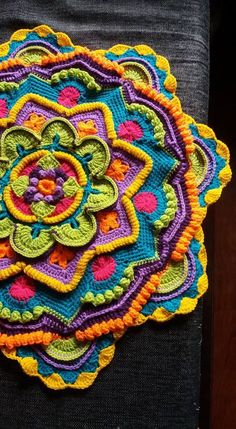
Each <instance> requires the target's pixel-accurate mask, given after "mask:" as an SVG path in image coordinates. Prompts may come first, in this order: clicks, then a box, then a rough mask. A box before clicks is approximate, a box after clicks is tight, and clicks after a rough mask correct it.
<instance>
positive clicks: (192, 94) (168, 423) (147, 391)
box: [0, 0, 209, 429]
mask: <svg viewBox="0 0 236 429" xmlns="http://www.w3.org/2000/svg"><path fill="white" fill-rule="evenodd" d="M208 21H209V11H208V1H207V0H156V1H152V0H136V1H135V0H130V1H127V0H119V1H114V0H107V1H96V0H86V1H85V0H79V1H76V0H50V1H39V0H18V1H14V0H8V1H2V2H1V13H0V29H1V31H0V41H1V42H4V41H6V40H7V39H8V38H9V37H10V35H11V34H12V33H13V32H14V31H15V30H17V29H19V28H32V27H34V26H36V25H39V24H43V23H44V24H47V25H49V26H51V27H52V28H53V29H54V30H56V31H63V32H66V33H67V34H68V35H69V36H70V37H71V38H72V40H73V42H74V43H76V44H80V45H86V46H88V47H89V48H93V49H97V48H108V47H110V46H112V45H114V44H117V43H123V44H130V45H135V44H148V45H150V46H151V47H152V48H153V49H155V50H156V51H158V53H159V54H162V55H164V56H166V57H167V58H168V59H169V61H170V64H171V69H172V73H173V74H174V75H175V76H176V77H177V80H178V92H177V93H178V96H179V97H180V99H181V101H182V106H183V108H184V110H185V112H186V113H188V114H191V115H193V116H194V117H195V119H196V120H198V121H205V120H206V116H207V104H208ZM200 347H201V304H200V305H199V306H198V308H197V310H196V311H195V312H194V313H193V314H191V315H187V316H183V317H180V316H179V317H176V318H175V319H174V320H172V321H170V322H168V323H165V324H160V325H158V324H157V323H154V322H149V323H146V325H144V326H140V327H138V328H134V329H130V330H129V331H128V333H127V334H126V335H125V336H124V337H123V338H122V339H121V340H120V341H119V342H118V344H117V348H116V355H115V358H114V360H113V361H112V363H111V364H110V366H109V367H107V368H106V369H104V370H103V371H102V372H101V373H100V374H99V376H98V378H97V380H96V381H95V383H94V384H93V386H92V387H91V388H89V389H88V390H86V391H72V390H66V391H62V392H53V391H49V390H47V388H46V387H44V386H43V385H42V384H41V382H40V381H39V380H38V379H35V378H29V377H28V376H26V375H25V374H23V373H22V370H21V369H20V367H19V366H18V364H17V363H16V362H12V361H9V360H7V359H6V358H4V357H3V356H1V357H0V395H1V405H0V428H1V429H5V428H12V429H13V428H19V429H22V428H27V429H28V428H29V429H30V428H34V429H41V428H44V427H45V428H47V429H57V428H66V429H71V428H72V429H74V428H81V429H86V428H87V429H115V428H117V429H118V428H119V429H126V428H127V429H142V428H147V429H153V428H155V429H196V428H197V427H198V409H199V380H200Z"/></svg>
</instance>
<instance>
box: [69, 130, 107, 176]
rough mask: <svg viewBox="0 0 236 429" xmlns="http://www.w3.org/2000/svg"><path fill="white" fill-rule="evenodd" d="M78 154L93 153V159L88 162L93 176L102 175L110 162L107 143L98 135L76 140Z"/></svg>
mask: <svg viewBox="0 0 236 429" xmlns="http://www.w3.org/2000/svg"><path fill="white" fill-rule="evenodd" d="M76 145H77V149H76V152H77V154H78V155H80V156H82V157H84V156H86V155H91V156H92V159H91V160H90V161H89V162H88V166H89V170H90V171H91V173H92V175H93V176H97V177H101V176H103V175H104V173H105V171H106V170H107V167H108V165H109V162H110V152H109V149H108V146H107V144H106V143H105V142H104V141H103V140H102V139H100V138H98V137H93V138H91V137H84V138H83V139H81V140H77V141H76Z"/></svg>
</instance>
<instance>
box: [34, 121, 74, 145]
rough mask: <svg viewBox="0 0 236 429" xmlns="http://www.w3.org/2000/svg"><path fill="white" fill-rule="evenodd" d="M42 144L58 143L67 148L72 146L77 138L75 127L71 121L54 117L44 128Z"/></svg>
mask: <svg viewBox="0 0 236 429" xmlns="http://www.w3.org/2000/svg"><path fill="white" fill-rule="evenodd" d="M41 135H42V145H43V146H44V145H46V146H48V145H51V144H53V143H55V139H56V141H57V143H59V144H60V145H61V146H63V147H66V148H72V147H73V145H74V141H75V138H76V134H75V129H74V127H73V126H72V125H71V124H70V122H69V121H67V120H66V119H63V118H53V119H52V120H50V121H48V122H47V123H46V125H44V127H43V128H42V132H41Z"/></svg>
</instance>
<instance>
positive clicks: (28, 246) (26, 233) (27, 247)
mask: <svg viewBox="0 0 236 429" xmlns="http://www.w3.org/2000/svg"><path fill="white" fill-rule="evenodd" d="M54 241H55V240H54V238H53V236H52V234H51V233H50V231H48V230H42V231H41V232H40V233H39V235H38V236H37V237H36V238H33V237H32V231H31V228H30V227H29V226H27V225H20V224H16V225H15V229H14V230H13V231H12V232H11V236H10V243H11V246H12V248H13V249H14V250H15V252H17V253H19V254H20V255H22V256H25V257H27V258H36V257H37V256H40V255H43V254H44V253H45V252H46V251H47V250H48V249H50V247H51V246H52V245H53V243H54Z"/></svg>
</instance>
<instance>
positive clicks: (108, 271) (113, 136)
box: [0, 25, 231, 389]
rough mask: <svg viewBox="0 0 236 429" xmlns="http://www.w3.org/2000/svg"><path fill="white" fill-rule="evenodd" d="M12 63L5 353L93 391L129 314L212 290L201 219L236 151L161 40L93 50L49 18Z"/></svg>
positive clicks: (0, 51)
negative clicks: (159, 49)
mask: <svg viewBox="0 0 236 429" xmlns="http://www.w3.org/2000/svg"><path fill="white" fill-rule="evenodd" d="M0 61H1V62H0V134H1V142H0V347H1V351H2V352H3V353H4V355H6V356H7V357H9V358H10V359H14V360H17V361H18V362H19V363H20V365H21V366H22V368H23V370H24V371H25V372H26V373H27V374H29V375H31V376H38V377H39V378H40V379H41V380H42V381H43V382H44V383H45V384H46V385H47V386H48V387H49V388H52V389H64V388H66V387H72V388H77V389H83V388H86V387H89V386H90V385H91V384H92V383H93V381H94V380H95V378H96V376H97V374H98V372H99V371H100V369H101V368H103V367H105V366H106V365H107V364H108V363H109V362H110V361H111V360H112V357H113V355H114V349H115V342H116V341H117V340H118V339H119V338H120V337H121V336H122V335H123V334H124V333H125V331H126V330H127V329H128V328H129V327H130V326H136V325H139V324H142V323H144V322H145V321H146V320H147V319H152V320H156V321H157V322H163V321H166V320H169V319H170V318H172V317H173V316H174V315H175V314H186V313H189V312H191V311H193V310H194V308H195V307H196V305H197V301H198V299H199V298H200V297H201V296H202V294H203V293H204V292H205V291H206V289H207V275H206V262H207V258H206V251H205V248H204V245H203V239H204V236H203V231H202V228H201V224H202V221H203V219H204V218H205V216H206V210H207V206H208V205H209V204H211V203H213V202H215V201H216V200H217V199H218V198H219V197H220V194H221V191H222V188H223V187H224V186H225V185H226V184H227V182H228V181H229V180H230V177H231V170H230V167H229V152H228V149H227V147H226V146H225V144H223V143H222V142H221V141H219V140H217V138H216V136H215V134H214V132H213V131H212V130H211V129H210V128H208V127H207V126H206V125H203V124H197V123H196V122H195V121H194V119H193V118H191V117H190V116H188V115H186V114H184V113H183V112H182V109H181V105H180V101H179V99H178V98H177V97H176V95H175V91H176V80H175V78H174V76H173V75H172V74H171V73H170V68H169V64H168V61H167V60H166V59H165V58H164V57H162V56H160V55H157V54H156V53H155V52H154V51H153V50H152V49H151V48H149V47H148V46H144V45H139V46H135V47H130V46H124V45H116V46H114V47H112V48H111V49H109V50H108V51H105V50H98V51H90V50H89V49H87V48H84V47H80V46H74V45H73V44H72V42H71V41H70V39H69V38H68V36H67V35H65V34H63V33H55V32H54V31H53V30H51V29H50V28H49V27H47V26H45V25H42V26H39V27H36V28H34V29H32V30H19V31H17V32H16V33H14V34H13V36H12V37H11V39H10V41H9V42H7V43H5V44H3V45H1V46H0Z"/></svg>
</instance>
